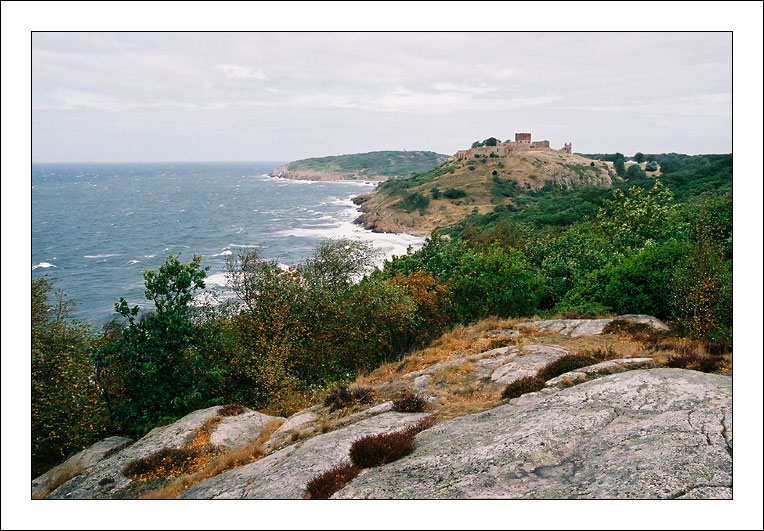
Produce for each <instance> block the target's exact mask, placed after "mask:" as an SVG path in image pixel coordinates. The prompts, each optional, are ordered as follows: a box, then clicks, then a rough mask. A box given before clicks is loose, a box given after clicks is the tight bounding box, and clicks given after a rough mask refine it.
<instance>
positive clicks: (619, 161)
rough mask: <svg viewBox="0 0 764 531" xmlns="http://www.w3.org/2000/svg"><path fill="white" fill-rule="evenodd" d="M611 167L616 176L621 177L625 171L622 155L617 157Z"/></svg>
mask: <svg viewBox="0 0 764 531" xmlns="http://www.w3.org/2000/svg"><path fill="white" fill-rule="evenodd" d="M613 167H614V168H615V172H616V173H617V174H618V176H620V177H623V176H624V175H625V173H626V164H625V163H624V161H623V157H618V158H616V159H615V161H614V162H613Z"/></svg>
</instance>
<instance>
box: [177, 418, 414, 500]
mask: <svg viewBox="0 0 764 531" xmlns="http://www.w3.org/2000/svg"><path fill="white" fill-rule="evenodd" d="M425 416H426V414H423V413H410V414H407V413H394V412H389V413H383V414H380V415H377V416H374V417H372V418H368V419H366V420H362V421H360V422H357V423H355V424H351V425H350V426H347V427H345V428H342V429H339V430H336V431H332V432H328V433H324V434H321V435H317V436H315V437H313V438H311V439H308V440H306V441H304V442H300V443H296V444H293V445H291V446H287V447H286V448H283V449H282V450H279V451H278V452H275V453H273V454H270V455H268V456H266V457H264V458H262V459H260V460H259V461H256V462H254V463H251V464H249V465H245V466H242V467H239V468H235V469H233V470H231V471H229V472H226V473H224V474H220V475H219V476H215V477H213V478H210V479H208V480H207V481H204V482H202V483H199V484H198V485H196V486H194V487H192V488H190V489H188V490H187V491H185V492H184V493H183V494H182V495H181V498H183V499H301V498H304V496H305V486H306V485H307V483H308V481H310V480H311V479H312V478H313V477H314V476H317V475H318V474H321V473H322V472H325V471H327V470H329V469H331V468H333V467H335V466H337V465H339V464H342V463H347V462H350V458H349V457H348V450H349V449H350V445H351V444H352V443H353V441H355V440H356V439H358V438H359V437H362V436H364V435H369V434H374V433H384V432H389V431H395V430H398V429H401V428H404V427H406V426H410V425H413V424H415V423H416V422H417V421H418V420H420V419H421V418H423V417H425Z"/></svg>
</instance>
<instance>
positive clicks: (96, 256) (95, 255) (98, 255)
mask: <svg viewBox="0 0 764 531" xmlns="http://www.w3.org/2000/svg"><path fill="white" fill-rule="evenodd" d="M112 256H119V254H86V255H85V256H84V257H83V258H111V257H112Z"/></svg>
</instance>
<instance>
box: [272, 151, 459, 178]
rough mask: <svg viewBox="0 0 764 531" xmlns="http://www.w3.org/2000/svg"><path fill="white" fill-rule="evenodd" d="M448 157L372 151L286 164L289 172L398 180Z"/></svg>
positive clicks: (428, 152) (424, 152)
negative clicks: (334, 173) (312, 172)
mask: <svg viewBox="0 0 764 531" xmlns="http://www.w3.org/2000/svg"><path fill="white" fill-rule="evenodd" d="M447 157H448V156H447V155H441V154H439V153H434V152H432V151H372V152H370V153H356V154H353V155H337V156H331V157H319V158H311V159H303V160H297V161H294V162H290V163H289V164H287V170H289V171H307V170H313V171H327V172H336V173H344V174H347V175H348V176H353V175H360V176H370V177H371V176H382V177H399V176H404V175H411V174H412V173H416V172H422V171H427V170H429V169H430V168H432V167H433V166H436V165H438V164H440V163H441V162H443V160H445V159H446V158H447Z"/></svg>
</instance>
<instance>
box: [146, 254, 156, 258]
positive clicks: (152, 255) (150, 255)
mask: <svg viewBox="0 0 764 531" xmlns="http://www.w3.org/2000/svg"><path fill="white" fill-rule="evenodd" d="M143 257H144V258H156V257H157V255H155V254H144V255H143Z"/></svg>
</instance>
